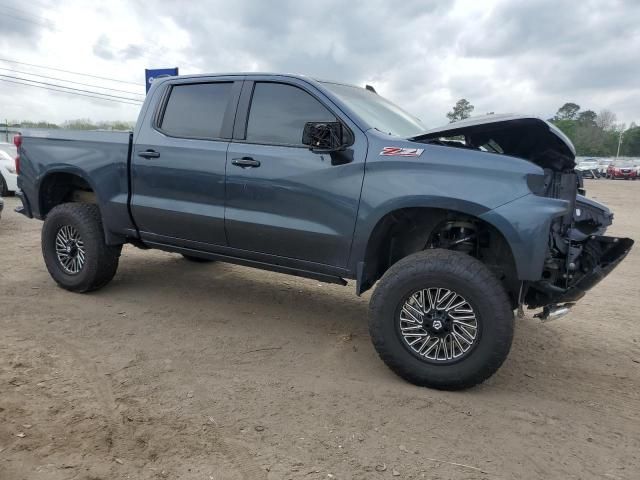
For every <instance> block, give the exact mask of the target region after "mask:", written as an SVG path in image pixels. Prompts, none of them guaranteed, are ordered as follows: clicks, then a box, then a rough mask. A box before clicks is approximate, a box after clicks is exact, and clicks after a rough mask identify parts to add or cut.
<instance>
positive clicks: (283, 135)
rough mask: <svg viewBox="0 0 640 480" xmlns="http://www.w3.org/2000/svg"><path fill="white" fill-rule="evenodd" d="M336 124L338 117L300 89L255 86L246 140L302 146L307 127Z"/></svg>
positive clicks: (276, 85)
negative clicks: (309, 125)
mask: <svg viewBox="0 0 640 480" xmlns="http://www.w3.org/2000/svg"><path fill="white" fill-rule="evenodd" d="M335 121H336V117H335V115H333V114H332V113H331V112H330V111H329V110H327V109H326V108H325V107H324V106H323V105H322V104H321V103H320V102H318V100H316V99H315V98H313V97H312V96H311V95H309V94H308V93H307V92H305V91H304V90H302V89H300V88H297V87H292V86H291V85H283V84H281V83H256V85H255V88H254V90H253V99H252V101H251V110H250V111H249V121H248V123H247V140H248V141H250V142H257V143H283V144H287V145H301V144H302V131H303V130H304V124H305V123H307V122H335Z"/></svg>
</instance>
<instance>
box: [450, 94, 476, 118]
mask: <svg viewBox="0 0 640 480" xmlns="http://www.w3.org/2000/svg"><path fill="white" fill-rule="evenodd" d="M474 108H475V107H474V106H473V105H471V103H469V101H468V100H467V99H465V98H461V99H460V100H458V101H457V102H456V104H455V105H454V107H453V110H452V111H450V112H449V113H447V118H448V119H449V123H453V122H457V121H458V120H464V119H465V118H469V117H470V116H471V112H473V109H474Z"/></svg>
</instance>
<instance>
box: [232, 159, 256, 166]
mask: <svg viewBox="0 0 640 480" xmlns="http://www.w3.org/2000/svg"><path fill="white" fill-rule="evenodd" d="M231 163H233V164H234V165H235V166H237V167H241V168H248V167H250V168H256V167H259V166H260V161H259V160H254V159H253V158H251V157H242V158H234V159H233V160H232V161H231Z"/></svg>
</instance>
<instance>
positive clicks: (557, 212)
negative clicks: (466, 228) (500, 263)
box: [480, 194, 571, 281]
mask: <svg viewBox="0 0 640 480" xmlns="http://www.w3.org/2000/svg"><path fill="white" fill-rule="evenodd" d="M570 208H571V206H570V204H569V202H567V201H566V200H559V199H555V198H547V197H538V196H536V195H533V194H530V195H526V196H524V197H521V198H518V199H516V200H514V201H512V202H509V203H506V204H504V205H501V206H500V207H498V208H495V209H493V210H490V211H488V212H486V213H484V214H482V215H480V218H481V219H482V220H484V221H485V222H487V223H489V224H491V225H493V226H494V227H495V228H496V229H498V231H500V233H502V235H503V236H504V238H505V239H506V240H507V242H508V243H509V246H510V247H511V252H512V254H513V259H514V261H515V263H516V272H517V274H518V279H519V280H522V281H537V280H540V278H541V276H542V270H543V268H544V260H545V257H546V255H547V250H548V248H549V231H550V229H551V222H552V221H553V219H554V218H557V217H559V216H562V215H565V214H567V213H568V212H569V209H570Z"/></svg>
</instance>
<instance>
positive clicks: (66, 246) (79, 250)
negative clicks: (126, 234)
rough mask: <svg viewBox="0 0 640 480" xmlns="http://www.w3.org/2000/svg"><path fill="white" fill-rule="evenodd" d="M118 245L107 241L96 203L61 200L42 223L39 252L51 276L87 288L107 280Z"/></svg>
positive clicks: (112, 271) (75, 288)
mask: <svg viewBox="0 0 640 480" xmlns="http://www.w3.org/2000/svg"><path fill="white" fill-rule="evenodd" d="M121 250H122V246H121V245H117V246H112V245H107V244H106V243H105V239H104V230H103V227H102V218H101V216H100V210H99V209H98V207H97V205H93V204H88V203H63V204H61V205H58V206H57V207H55V208H53V209H52V210H51V211H50V212H49V213H48V215H47V218H46V220H45V221H44V225H43V226H42V254H43V256H44V261H45V264H46V265H47V270H49V274H50V275H51V277H53V279H54V280H55V281H56V282H57V283H58V285H60V286H61V287H62V288H64V289H66V290H70V291H72V292H89V291H91V290H97V289H99V288H101V287H103V286H105V285H106V284H107V283H109V282H110V281H111V279H112V278H113V277H114V275H115V274H116V270H117V269H118V260H119V258H120V251H121Z"/></svg>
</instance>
